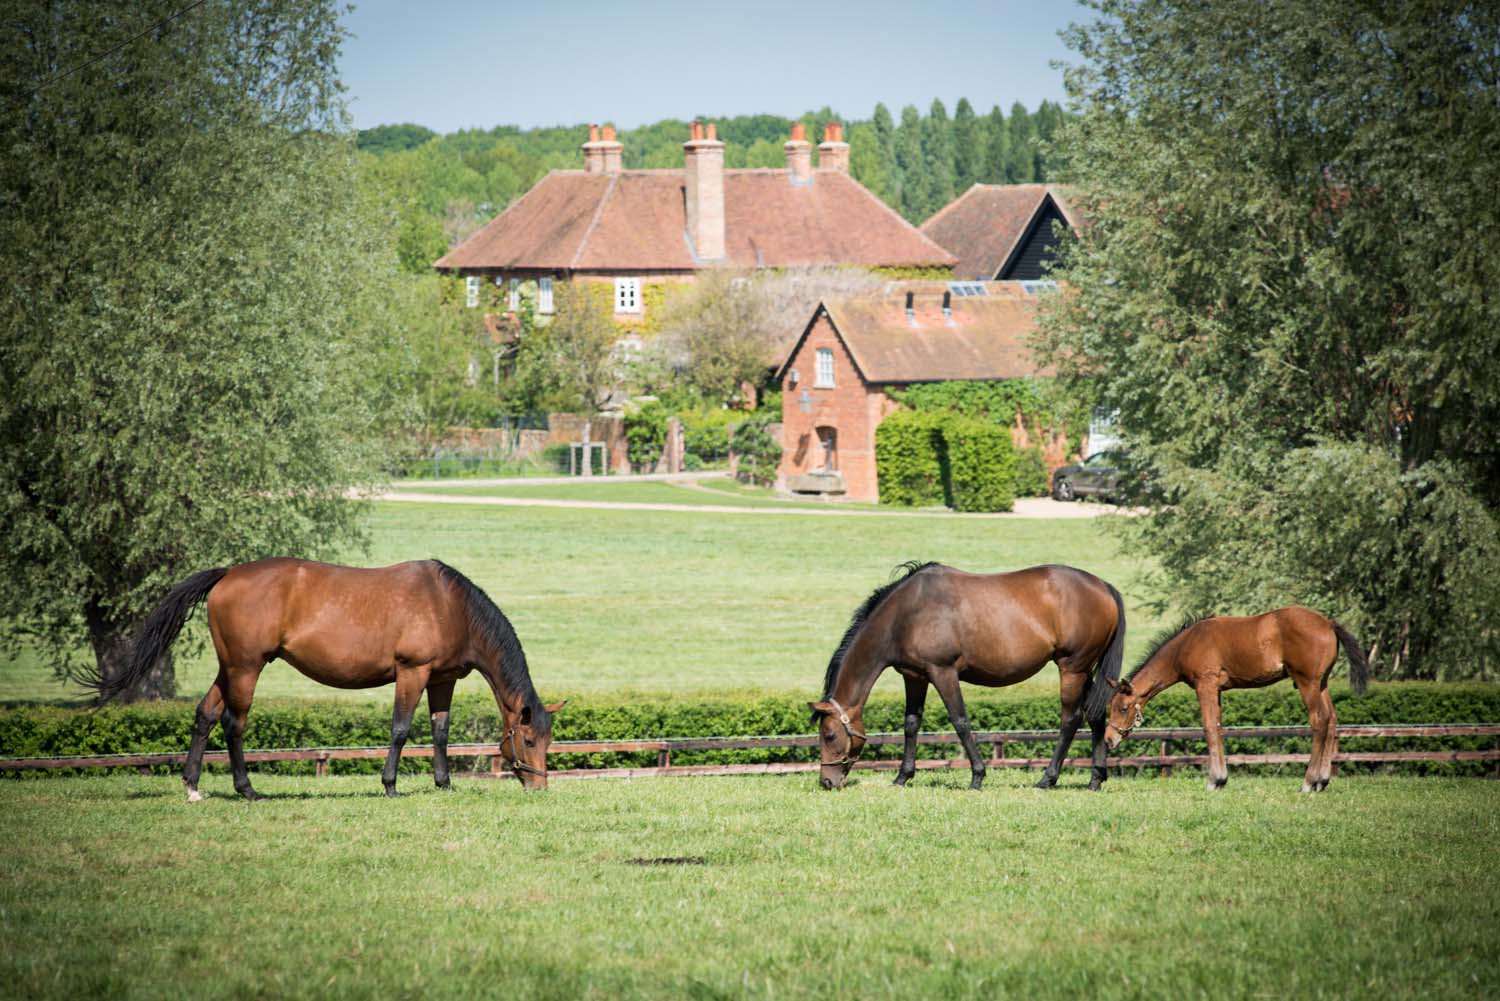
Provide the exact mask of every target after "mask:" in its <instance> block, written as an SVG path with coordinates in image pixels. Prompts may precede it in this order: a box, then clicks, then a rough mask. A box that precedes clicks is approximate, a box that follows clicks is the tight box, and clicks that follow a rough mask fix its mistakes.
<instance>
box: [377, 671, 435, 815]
mask: <svg viewBox="0 0 1500 1001" xmlns="http://www.w3.org/2000/svg"><path fill="white" fill-rule="evenodd" d="M427 675H428V668H426V667H402V668H399V669H398V670H397V671H396V710H395V712H394V713H392V714H391V749H390V750H389V751H387V752H386V755H385V769H384V770H383V771H382V772H381V773H380V781H381V783H382V784H383V785H384V786H385V794H386V795H387V796H391V797H394V796H395V795H396V766H397V765H399V764H400V763H401V749H402V748H403V747H405V746H406V738H407V736H408V735H410V733H411V718H412V716H414V715H415V714H416V711H417V702H419V701H420V700H421V698H422V690H423V689H424V688H426V687H427Z"/></svg>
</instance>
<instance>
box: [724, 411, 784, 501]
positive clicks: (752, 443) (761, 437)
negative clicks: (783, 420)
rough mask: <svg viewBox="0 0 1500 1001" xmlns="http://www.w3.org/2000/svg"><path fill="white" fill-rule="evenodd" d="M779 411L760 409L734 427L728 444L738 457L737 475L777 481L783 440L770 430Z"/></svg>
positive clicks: (759, 481)
mask: <svg viewBox="0 0 1500 1001" xmlns="http://www.w3.org/2000/svg"><path fill="white" fill-rule="evenodd" d="M779 417H780V415H779V414H773V413H771V412H769V411H766V410H758V411H755V412H754V413H752V414H750V415H749V416H747V417H745V418H744V419H743V420H741V421H740V422H739V423H738V424H736V425H735V426H734V431H733V432H732V433H731V434H730V437H729V447H730V449H731V450H733V452H734V453H735V455H736V456H737V457H738V462H739V467H738V472H737V474H736V475H737V476H738V478H739V479H741V480H744V481H745V482H747V483H757V484H761V485H769V484H771V483H774V482H775V481H776V466H777V465H778V464H779V463H780V462H781V441H780V439H779V438H778V437H776V436H773V435H772V434H771V433H770V431H769V430H768V428H769V426H770V425H772V424H774V423H777V419H778V418H779Z"/></svg>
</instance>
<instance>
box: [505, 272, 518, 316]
mask: <svg viewBox="0 0 1500 1001" xmlns="http://www.w3.org/2000/svg"><path fill="white" fill-rule="evenodd" d="M505 306H506V308H507V309H509V310H510V311H511V312H512V313H514V312H515V311H516V310H518V309H520V308H521V279H519V278H512V279H511V280H510V291H509V292H507V293H506V295H505Z"/></svg>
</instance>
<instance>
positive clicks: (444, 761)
mask: <svg viewBox="0 0 1500 1001" xmlns="http://www.w3.org/2000/svg"><path fill="white" fill-rule="evenodd" d="M455 684H456V682H453V681H443V682H434V683H433V684H430V685H428V686H427V713H428V715H429V716H431V717H432V781H433V782H435V783H437V787H438V788H439V789H451V788H452V786H450V785H449V784H448V709H449V707H451V706H452V705H453V686H454V685H455Z"/></svg>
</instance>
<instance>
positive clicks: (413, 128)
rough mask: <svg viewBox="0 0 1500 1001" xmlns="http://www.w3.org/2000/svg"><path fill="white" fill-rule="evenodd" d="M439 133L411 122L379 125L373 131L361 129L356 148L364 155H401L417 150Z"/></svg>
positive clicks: (356, 139)
mask: <svg viewBox="0 0 1500 1001" xmlns="http://www.w3.org/2000/svg"><path fill="white" fill-rule="evenodd" d="M436 136H437V133H436V132H434V131H432V130H431V129H429V128H427V127H425V126H422V125H413V124H411V123H410V122H406V123H403V124H401V125H377V126H375V127H374V128H373V129H360V130H359V134H358V135H357V136H356V137H355V143H354V144H355V146H356V147H357V148H358V149H359V151H360V152H362V153H374V154H376V155H377V156H379V155H381V154H383V153H399V152H401V151H403V150H408V149H416V148H417V147H418V146H420V145H422V144H423V143H425V142H427V140H429V139H433V138H436Z"/></svg>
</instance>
